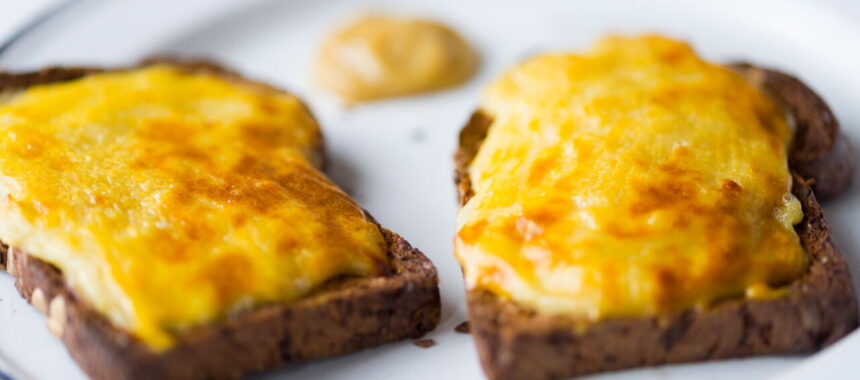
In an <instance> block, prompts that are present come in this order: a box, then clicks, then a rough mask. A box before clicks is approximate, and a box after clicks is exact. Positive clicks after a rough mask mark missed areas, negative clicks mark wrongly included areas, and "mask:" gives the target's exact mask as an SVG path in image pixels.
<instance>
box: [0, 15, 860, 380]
mask: <svg viewBox="0 0 860 380" xmlns="http://www.w3.org/2000/svg"><path fill="white" fill-rule="evenodd" d="M166 10H169V11H166ZM367 11H385V12H392V13H397V14H406V15H418V16H424V17H432V18H436V19H439V20H442V21H444V22H446V23H448V24H450V25H452V26H453V27H455V28H456V29H458V30H459V31H461V32H462V33H463V34H464V35H465V36H466V37H467V38H468V39H469V40H470V41H471V42H472V43H473V44H474V45H475V46H476V47H477V48H478V49H479V50H480V52H481V55H482V59H483V64H482V68H481V70H480V72H479V73H478V75H477V76H476V77H475V79H474V80H472V81H471V82H469V83H468V84H467V85H465V86H462V87H460V88H457V89H454V90H450V91H446V92H442V93H438V94H432V95H426V96H417V97H410V98H403V99H397V100H390V101H382V102H377V103H371V104H367V105H361V106H356V107H351V108H346V107H344V106H342V105H341V104H340V103H339V102H338V101H337V100H336V99H334V98H332V97H330V96H329V95H328V94H326V93H323V92H321V91H319V90H318V89H317V88H315V87H314V86H313V85H312V83H311V81H310V75H309V72H310V68H311V67H310V66H311V61H312V57H313V54H314V52H315V48H316V47H317V46H318V44H319V42H320V40H321V39H322V38H323V37H324V36H325V34H326V32H327V31H330V30H331V28H332V27H335V26H337V25H338V24H339V23H341V22H343V21H345V20H347V19H349V18H350V17H353V16H356V15H357V14H360V13H362V12H367ZM643 32H659V33H665V34H668V35H670V36H674V37H677V38H682V39H685V40H688V41H690V42H692V43H693V44H694V45H695V46H696V48H697V49H698V50H699V52H700V53H702V54H703V55H704V56H706V57H707V58H709V59H713V60H717V61H734V60H746V61H751V62H755V63H758V64H760V65H764V66H769V67H774V68H778V69H782V70H784V71H787V72H789V73H794V74H796V75H798V76H800V77H802V78H803V79H804V80H805V81H807V82H808V83H810V84H811V85H812V86H813V87H814V88H815V89H816V90H817V91H819V92H820V93H821V94H822V95H823V96H824V98H826V100H827V101H828V102H829V103H830V105H831V106H832V107H833V108H834V111H835V113H836V115H837V117H838V118H839V119H840V120H841V121H842V124H843V128H844V130H845V132H846V133H847V134H848V135H849V137H850V138H851V139H852V140H853V141H854V142H857V143H858V144H860V107H857V105H856V104H857V99H860V75H858V71H857V68H858V67H860V52H858V51H857V49H855V48H849V47H856V46H860V28H858V26H857V25H855V24H853V23H851V22H850V21H849V20H847V19H844V18H843V17H842V16H841V15H840V14H838V13H836V12H835V11H832V10H830V9H828V8H824V7H821V6H820V5H816V3H814V2H812V1H808V2H802V1H779V0H774V1H743V0H739V1H720V2H706V1H687V2H675V1H649V2H645V1H590V2H586V1H576V2H572V1H562V0H557V1H556V0H541V1H529V2H525V1H523V2H499V1H492V0H471V1H457V0H447V1H432V2H431V1H423V2H419V1H412V2H410V1H393V0H391V1H386V0H377V1H374V2H373V3H371V4H370V5H368V4H361V3H359V2H358V1H346V0H329V1H325V2H319V1H302V0H293V1H275V0H256V1H244V2H236V1H226V0H210V1H204V0H194V1H185V2H176V1H166V0H160V1H149V2H89V3H83V4H79V5H77V6H76V7H74V8H73V9H70V10H68V11H67V12H65V13H63V14H62V15H61V16H60V17H58V18H57V19H55V20H52V21H51V22H50V23H48V24H46V25H44V26H43V27H42V28H40V29H38V30H37V31H36V32H34V33H32V34H31V35H29V36H28V37H26V38H25V39H23V40H22V41H21V43H20V44H18V45H17V46H15V47H14V48H13V49H11V50H10V51H9V52H8V54H7V55H6V56H5V57H4V58H3V59H2V60H0V65H2V67H4V68H14V69H34V68H38V67H42V66H45V65H47V64H96V65H117V64H123V63H131V62H134V61H135V60H137V59H139V58H141V57H144V56H147V55H151V54H153V53H181V54H185V55H188V54H191V55H202V56H208V57H213V58H215V59H217V60H220V61H223V62H224V63H225V64H226V65H228V66H231V67H234V68H236V69H238V70H239V71H241V72H243V73H244V74H246V75H247V76H249V77H252V78H257V79H260V80H263V81H268V82H271V83H273V84H276V85H279V86H281V87H284V88H287V89H290V90H292V91H294V92H295V93H297V94H298V95H300V96H302V97H303V98H304V99H305V100H307V101H308V102H309V103H310V105H311V108H312V109H313V110H314V112H315V113H316V114H317V116H318V117H319V118H320V120H321V122H322V125H323V129H324V132H325V135H326V139H327V146H328V153H329V155H330V159H331V167H330V168H331V170H330V172H329V174H330V175H331V177H332V178H333V179H334V180H335V181H336V182H337V183H339V184H340V185H341V186H342V187H343V188H344V189H346V190H347V191H348V192H349V193H350V194H351V195H352V196H353V197H354V198H355V199H356V200H358V202H360V203H361V204H362V205H363V206H364V207H365V208H366V209H368V210H369V211H370V212H371V213H372V214H373V215H374V216H375V217H376V218H377V219H378V220H379V221H380V222H381V223H382V224H383V225H385V226H387V227H389V228H391V229H392V230H394V231H397V232H398V233H400V234H401V235H403V236H404V237H406V238H407V239H408V240H409V241H410V242H412V243H413V245H415V246H417V247H419V248H420V249H421V250H422V251H424V252H425V253H426V254H427V255H428V256H429V257H430V258H431V259H432V260H433V262H434V263H435V264H436V266H437V268H438V269H439V272H440V280H441V291H442V297H443V313H442V322H441V324H440V325H439V327H438V328H437V329H436V331H434V332H433V333H431V334H429V335H428V336H427V337H428V338H432V339H435V340H436V341H437V343H438V344H437V345H436V346H434V347H432V348H428V349H424V348H419V347H416V346H414V345H412V344H410V343H409V342H402V343H396V344H391V345H387V346H384V347H380V348H377V349H373V350H368V351H365V352H361V353H358V354H353V355H348V356H345V357H340V358H334V359H327V360H321V361H316V362H312V363H306V364H300V365H294V366H291V367H289V368H287V369H284V370H281V371H278V372H274V373H271V374H266V375H263V376H260V378H263V379H300V378H314V379H316V378H319V379H378V378H406V377H408V378H411V379H440V378H442V379H482V378H483V375H482V373H481V370H480V367H479V365H478V361H477V357H476V354H475V351H474V348H473V345H472V342H471V339H470V337H469V336H468V335H463V334H457V333H455V332H454V327H455V326H456V325H457V324H459V323H460V322H462V321H464V320H466V311H465V305H464V301H463V285H462V281H461V277H460V270H459V266H458V265H457V263H456V262H455V260H454V259H453V256H452V244H451V237H452V236H453V222H454V214H455V211H456V197H455V191H454V186H453V183H452V173H453V167H452V162H451V156H452V154H453V151H454V148H455V143H456V135H457V132H458V131H459V129H460V127H461V126H462V125H463V124H464V123H465V121H466V120H467V118H468V116H469V114H470V113H471V111H472V110H473V109H474V108H475V105H476V104H477V99H478V96H479V93H480V89H481V87H482V86H483V85H484V84H485V83H487V82H488V81H489V80H491V79H492V78H493V77H495V76H496V75H498V74H499V73H500V72H501V71H502V70H504V69H505V68H506V67H509V66H511V65H513V64H515V63H516V62H518V61H519V60H521V59H523V58H524V57H527V56H529V55H531V54H535V53H537V52H540V51H546V50H579V49H583V48H586V47H588V46H589V45H590V44H591V43H592V42H593V41H594V40H595V39H597V38H599V37H600V36H602V35H604V34H607V33H643ZM825 211H826V215H827V217H828V219H829V220H830V222H831V224H832V225H833V230H834V237H835V239H836V244H837V245H838V246H839V247H840V249H841V250H842V252H843V253H844V254H845V255H846V256H847V257H848V260H849V261H850V263H851V265H852V268H853V270H854V273H855V274H860V252H858V250H860V226H858V224H857V223H856V221H855V220H856V218H857V217H856V215H860V186H855V187H854V188H853V189H852V190H851V191H850V193H849V194H846V195H845V196H842V197H841V198H840V199H838V200H836V201H833V202H830V203H827V204H826V205H825ZM12 283H13V281H12V279H11V278H10V277H9V276H8V275H5V274H4V275H0V325H2V326H3V327H2V328H0V353H2V354H3V355H5V356H7V357H9V358H10V359H11V360H12V362H13V363H14V364H15V365H16V367H18V370H19V371H20V372H21V373H23V374H24V375H23V376H22V377H24V378H33V379H72V380H74V379H83V378H84V376H83V374H82V373H81V372H80V370H79V369H78V368H77V367H76V366H75V364H74V362H73V361H72V360H71V359H70V358H69V357H68V355H67V354H66V352H65V350H64V349H63V347H62V345H61V344H60V343H58V341H56V340H55V339H54V338H53V337H52V336H50V334H48V332H47V330H46V329H45V328H44V318H43V317H42V316H41V315H39V314H38V313H37V312H35V311H34V310H33V309H32V308H30V307H29V306H28V305H27V304H26V303H25V302H24V301H22V300H21V299H20V297H19V296H18V294H17V293H16V291H15V290H14V286H13V285H12ZM856 284H857V281H855V287H856ZM858 334H860V333H857V332H855V333H854V334H852V335H851V336H849V337H848V338H846V339H844V340H842V341H841V342H839V343H838V344H836V345H834V346H832V347H831V348H829V349H827V350H824V351H822V352H821V353H818V354H816V355H812V356H807V357H803V356H791V357H765V358H754V359H745V360H731V361H722V362H712V363H703V364H690V365H678V366H666V367H660V368H652V369H639V370H632V371H624V372H617V373H611V374H607V375H600V376H595V377H593V378H594V379H606V380H608V379H616V380H620V379H649V380H650V379H661V380H665V379H687V378H697V379H702V380H704V379H732V380H738V379H761V378H771V377H778V378H807V377H809V376H812V375H814V376H815V377H816V378H819V379H824V378H845V377H846V376H849V374H850V373H851V372H848V371H850V370H852V369H856V364H854V363H853V361H856V358H857V357H858V355H860V335H858ZM855 372H856V370H855ZM855 375H856V373H855Z"/></svg>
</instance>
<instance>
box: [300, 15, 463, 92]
mask: <svg viewBox="0 0 860 380" xmlns="http://www.w3.org/2000/svg"><path fill="white" fill-rule="evenodd" d="M477 66H478V58H477V54H476V53H475V52H474V51H473V50H472V48H471V47H470V46H469V45H468V44H467V43H466V41H465V40H464V39H463V38H462V37H460V36H459V35H458V34H457V33H456V32H454V31H453V30H451V29H449V28H448V27H446V26H444V25H441V24H439V23H436V22H432V21H426V20H415V19H403V18H393V17H387V16H365V17H362V18H360V19H358V20H356V21H354V22H352V23H350V24H348V25H346V26H345V27H343V28H342V29H340V30H338V31H336V32H335V33H334V34H332V35H331V36H330V37H329V38H328V39H327V40H326V41H325V42H324V43H323V45H322V48H321V49H320V51H319V54H318V57H317V60H316V64H315V68H314V69H315V72H314V74H315V77H316V80H317V82H318V83H319V84H320V85H321V86H323V87H325V88H327V89H328V90H330V91H332V92H334V93H335V94H337V95H339V96H340V97H341V98H343V99H344V100H346V101H348V102H360V101H367V100H373V99H378V98H386V97H393V96H400V95H408V94H415V93H420V92H427V91H432V90H438V89H443V88H447V87H452V86H455V85H458V84H460V83H463V82H465V81H466V80H467V79H469V78H470V77H471V76H472V74H473V73H474V72H475V70H476V68H477Z"/></svg>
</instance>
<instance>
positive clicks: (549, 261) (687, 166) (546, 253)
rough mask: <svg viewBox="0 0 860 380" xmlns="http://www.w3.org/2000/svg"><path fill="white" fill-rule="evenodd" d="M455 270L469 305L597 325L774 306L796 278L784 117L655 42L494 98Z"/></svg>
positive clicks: (732, 78) (604, 53) (549, 68)
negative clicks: (722, 303) (733, 306)
mask: <svg viewBox="0 0 860 380" xmlns="http://www.w3.org/2000/svg"><path fill="white" fill-rule="evenodd" d="M481 108H482V109H483V110H484V111H485V112H487V113H488V114H490V115H492V116H493V118H494V120H493V123H492V125H491V127H490V131H489V135H488V136H487V138H486V140H485V141H484V143H483V145H482V146H481V148H480V150H479V152H478V154H477V156H476V158H475V159H474V161H473V162H472V163H471V166H470V167H469V170H470V176H471V177H470V179H471V183H472V187H473V189H474V193H475V195H474V197H473V198H472V199H471V200H469V202H468V203H467V204H466V205H465V206H464V207H463V208H462V209H461V210H460V211H459V214H458V219H457V235H456V238H455V246H456V255H457V257H458V259H459V261H460V263H461V264H462V266H463V269H464V272H465V278H466V282H467V286H468V287H469V288H470V289H476V288H478V289H487V290H489V291H491V292H494V293H496V294H498V295H499V296H501V297H504V298H506V299H513V300H515V301H516V302H518V303H520V304H523V305H526V306H527V307H531V308H534V309H536V310H538V311H541V312H545V313H552V314H563V315H568V316H572V317H574V318H576V319H579V320H582V321H593V320H599V319H602V318H607V317H613V316H641V315H651V314H655V313H662V312H671V311H678V310H683V309H687V308H699V307H708V306H709V305H712V304H713V303H714V302H718V301H719V300H721V299H725V298H727V297H750V298H757V297H768V296H774V295H778V294H779V293H780V291H781V286H783V285H785V284H787V283H788V282H790V281H792V280H793V279H795V278H797V277H798V276H799V275H801V274H802V273H803V271H804V270H805V268H806V265H807V257H806V254H805V252H804V250H803V248H802V247H801V245H800V243H799V239H798V236H797V234H796V232H795V230H794V228H793V226H794V225H795V224H796V223H799V222H800V220H801V219H802V216H803V215H802V211H801V207H800V204H799V202H798V200H797V199H796V198H795V197H794V196H793V195H792V193H791V190H790V189H791V177H790V175H789V170H788V165H787V158H786V150H787V146H788V143H789V142H790V139H791V136H792V131H791V130H790V128H789V126H788V125H787V122H786V119H785V117H784V115H783V111H782V110H781V109H780V107H779V106H778V105H776V104H775V103H774V102H773V101H772V100H771V99H770V98H769V97H768V96H767V95H766V94H764V93H763V92H762V91H761V90H760V89H758V88H757V87H756V86H754V85H752V84H751V83H750V82H748V81H747V80H746V79H745V78H743V77H741V76H739V75H738V74H736V73H734V72H732V71H730V70H728V69H726V68H723V67H721V66H718V65H714V64H711V63H708V62H706V61H704V60H702V59H700V58H699V57H697V56H696V54H695V52H694V51H693V50H692V49H691V48H690V47H689V46H688V45H686V44H684V43H681V42H677V41H673V40H670V39H666V38H662V37H657V36H644V37H638V38H625V37H610V38H607V39H605V40H603V41H601V42H600V43H598V44H597V45H596V46H595V47H594V48H592V49H591V50H590V51H589V52H587V53H586V54H582V55H575V54H555V55H543V56H538V57H534V58H531V59H529V60H528V61H526V62H525V63H523V64H521V65H519V66H517V67H515V68H513V69H511V70H510V71H508V72H507V73H505V74H504V75H503V76H502V77H501V78H499V79H498V80H497V81H495V82H494V83H493V84H491V85H490V86H489V87H488V88H487V89H486V92H485V93H484V96H483V101H482V103H481Z"/></svg>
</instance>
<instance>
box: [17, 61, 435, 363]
mask: <svg viewBox="0 0 860 380" xmlns="http://www.w3.org/2000/svg"><path fill="white" fill-rule="evenodd" d="M153 62H160V63H163V62H167V63H170V64H172V65H176V66H178V67H180V68H182V69H184V70H188V71H192V72H207V73H214V74H217V75H219V76H222V77H225V78H229V79H231V80H237V81H242V82H243V83H245V84H249V85H255V86H266V87H269V86H267V85H265V84H262V83H258V82H252V81H249V80H246V79H243V78H241V77H240V76H239V75H237V74H235V73H233V72H231V71H228V70H226V69H223V68H221V67H220V66H217V65H215V64H213V63H210V62H205V61H176V60H163V59H159V60H157V61H148V62H145V63H143V64H142V65H144V66H145V65H148V64H150V63H153ZM101 71H102V70H100V69H87V68H49V69H45V70H42V71H39V72H35V73H29V74H0V93H14V92H16V91H20V90H22V89H25V88H27V87H30V86H33V85H37V84H43V83H53V82H61V81H67V80H72V79H75V78H80V77H83V76H85V75H88V74H91V73H96V72H101ZM270 88H271V87H270ZM318 153H319V154H318V156H319V157H318V158H319V160H318V162H316V164H318V165H319V166H321V165H322V153H323V152H322V145H319V146H318ZM379 228H380V231H381V233H382V234H383V237H384V238H385V240H386V242H387V247H388V255H389V260H390V266H391V271H390V273H388V274H387V275H385V276H382V277H370V278H358V277H339V278H335V279H333V280H330V281H329V282H328V283H326V284H325V285H323V286H322V287H320V288H318V289H316V290H315V291H314V292H313V293H312V294H310V295H308V296H306V297H304V298H302V299H300V300H298V301H296V302H293V303H289V304H277V303H276V304H267V305H262V306H260V307H257V308H254V309H252V310H249V311H245V312H241V313H239V314H236V315H231V316H229V317H227V318H224V319H222V320H219V321H216V322H213V323H210V324H207V325H202V326H196V327H192V328H189V329H187V330H184V331H182V332H180V333H179V334H180V336H179V337H178V338H177V343H176V344H175V345H174V346H172V347H171V348H169V349H168V350H167V351H165V352H161V353H157V352H155V351H153V350H151V349H150V348H149V346H147V345H146V344H145V343H143V342H141V341H140V340H138V339H137V338H135V337H134V336H132V335H131V334H129V333H128V332H126V331H123V330H122V329H120V328H118V327H116V326H115V325H113V324H112V323H111V322H110V321H109V320H108V319H107V318H106V317H105V316H103V315H101V314H99V313H98V312H97V311H96V310H95V309H94V308H93V307H91V305H88V304H87V303H86V302H85V301H83V300H81V299H80V298H79V297H77V296H76V294H75V292H74V291H73V290H72V289H71V288H70V287H69V286H67V284H66V283H65V281H64V277H63V273H62V272H61V271H60V270H58V269H57V268H56V267H54V266H52V265H50V264H48V263H46V262H44V261H41V260H39V259H38V258H35V257H33V256H30V255H28V254H27V253H26V252H23V251H21V250H19V249H16V248H14V247H6V246H3V247H2V249H0V260H2V261H0V263H5V264H6V267H7V270H8V272H9V273H10V274H11V275H13V276H15V277H16V287H17V288H18V290H19V292H20V293H21V295H22V296H23V297H24V298H25V299H27V300H28V301H29V302H30V303H31V304H33V306H34V307H36V308H37V309H38V310H40V311H42V312H44V313H46V314H47V315H48V322H47V325H48V329H49V330H50V331H51V332H52V333H53V334H54V335H56V336H57V337H58V338H60V339H61V340H62V341H63V343H64V344H65V345H66V347H67V349H68V351H69V353H70V354H71V356H72V357H73V358H74V359H75V360H76V361H77V362H78V364H79V365H80V367H81V368H82V369H83V371H84V372H85V373H86V374H87V375H89V377H91V378H93V379H236V378H240V377H242V376H244V375H246V374H250V373H256V372H260V371H265V370H269V369H274V368H278V367H281V366H283V365H285V364H287V363H292V362H299V361H307V360H311V359H317V358H323V357H329V356H334V355H341V354H346V353H350V352H354V351H358V350H362V349H365V348H370V347H374V346H378V345H381V344H384V343H389V342H394V341H397V340H402V339H409V338H418V337H420V336H422V335H424V334H425V333H427V332H429V331H431V330H433V328H435V327H436V325H437V324H438V322H439V318H440V299H439V290H438V278H437V274H436V269H435V268H434V266H433V265H432V263H431V262H430V261H429V260H428V259H427V258H426V257H425V256H424V255H423V254H422V253H421V252H419V251H418V250H417V249H415V248H413V247H412V246H410V245H409V243H408V242H406V241H405V240H404V239H403V238H401V237H400V236H398V235H397V234H395V233H393V232H391V231H388V230H387V229H384V228H382V227H381V226H380V227H379Z"/></svg>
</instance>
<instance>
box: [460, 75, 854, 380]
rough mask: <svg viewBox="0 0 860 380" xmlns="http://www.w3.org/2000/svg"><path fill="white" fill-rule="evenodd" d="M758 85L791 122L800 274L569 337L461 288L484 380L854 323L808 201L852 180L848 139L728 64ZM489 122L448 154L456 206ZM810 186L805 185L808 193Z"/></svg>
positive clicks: (467, 189) (736, 347)
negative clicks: (769, 292) (703, 305)
mask: <svg viewBox="0 0 860 380" xmlns="http://www.w3.org/2000/svg"><path fill="white" fill-rule="evenodd" d="M732 67H733V68H734V69H736V70H738V71H739V72H741V73H742V74H744V75H745V76H747V77H748V78H750V80H752V81H754V82H755V83H758V84H760V85H761V86H762V87H763V88H765V89H766V91H768V92H769V93H770V94H772V96H773V97H774V98H775V99H776V100H777V101H779V102H780V103H781V104H783V105H785V106H786V109H787V110H788V111H789V112H790V114H791V117H792V118H793V119H794V120H793V121H794V124H795V140H794V143H793V145H792V147H791V152H790V158H789V165H790V167H791V169H792V171H793V172H794V174H793V176H794V187H793V192H794V194H795V196H796V197H797V198H798V199H799V200H800V201H801V204H802V205H803V213H804V218H803V221H802V222H801V223H800V224H798V225H797V226H796V230H797V233H798V235H799V236H800V240H801V242H802V244H803V247H804V248H805V250H806V252H808V253H809V256H810V265H809V269H808V271H807V272H806V273H805V274H804V275H803V276H802V277H801V278H799V279H797V280H796V281H794V282H793V283H792V284H790V285H788V289H787V293H786V294H785V295H784V296H782V297H779V298H775V299H770V300H744V299H731V300H726V301H724V302H721V303H719V304H718V305H715V306H714V307H712V308H710V309H708V310H686V311H682V312H677V313H671V314H665V315H659V316H653V317H626V318H612V319H607V320H603V321H599V322H595V323H593V324H591V325H589V326H588V327H586V328H585V329H584V330H579V332H577V328H576V325H575V324H574V322H573V321H572V320H570V319H567V318H565V317H563V316H549V315H542V314H540V313H539V312H535V311H534V310H530V309H528V308H525V307H522V306H520V305H518V304H517V303H516V302H514V301H511V300H506V299H502V298H500V297H498V296H496V295H494V294H492V293H490V292H487V291H483V290H469V291H468V292H467V302H468V306H469V316H470V325H471V331H472V335H473V336H474V339H475V342H476V345H477V349H478V354H479V357H480V360H481V364H482V366H483V367H484V371H485V372H486V374H487V376H488V377H489V378H490V379H492V380H507V379H557V378H564V377H572V376H579V375H585V374H590V373H595V372H603V371H611V370H618V369H624V368H632V367H639V366H654V365H661V364H669V363H684V362H694V361H703V360H711V359H725V358H737V357H747V356H753V355H765V354H787V353H802V352H810V351H814V350H817V349H819V348H821V347H824V346H826V345H828V344H830V343H833V342H834V341H836V340H838V339H839V338H841V337H843V336H845V335H846V334H848V333H849V332H850V331H852V330H853V329H854V328H856V327H857V323H858V320H857V318H858V316H857V304H856V300H855V297H854V292H853V288H852V283H851V275H850V273H849V270H848V266H847V264H846V262H845V260H844V259H843V257H842V255H841V254H840V253H839V252H838V250H837V249H836V247H835V246H834V245H833V242H832V241H831V239H830V226H829V225H828V224H827V221H826V220H825V218H824V215H823V213H822V211H821V207H820V206H819V204H818V202H817V200H816V196H817V195H820V197H822V198H824V197H827V198H830V197H833V196H836V195H837V194H838V193H840V192H841V191H843V190H844V189H845V188H846V187H847V186H848V185H849V184H850V182H851V176H852V174H853V169H852V164H851V155H850V149H849V147H848V143H847V141H846V140H845V138H844V136H842V135H841V134H840V133H839V126H838V124H837V122H836V119H835V118H834V117H833V114H832V113H831V112H830V110H829V108H828V107H827V105H825V103H824V102H823V101H822V100H821V98H820V97H819V96H818V95H816V94H815V93H814V92H813V91H812V90H811V89H809V88H808V87H807V86H805V85H804V84H803V83H802V82H800V81H799V80H797V79H796V78H793V77H791V76H788V75H786V74H782V73H779V72H776V71H772V70H764V69H759V68H756V67H753V66H751V65H745V64H744V65H734V66H732ZM491 121H492V119H491V117H490V116H489V115H486V114H484V113H483V112H481V111H478V112H476V113H475V114H474V115H473V116H472V118H471V119H470V120H469V123H468V124H467V125H466V126H465V127H464V128H463V130H462V131H461V133H460V142H459V143H460V145H459V149H458V150H457V153H456V154H455V164H456V176H455V181H456V183H457V186H458V190H459V195H460V203H461V204H465V202H466V201H467V200H468V199H469V198H470V197H471V196H472V195H473V193H472V189H471V185H470V181H469V164H470V163H471V161H472V159H473V158H474V157H475V154H476V153H477V152H478V149H479V148H480V146H481V143H482V142H483V140H484V138H486V135H487V131H488V129H489V127H490V124H491ZM810 184H811V187H810Z"/></svg>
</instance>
